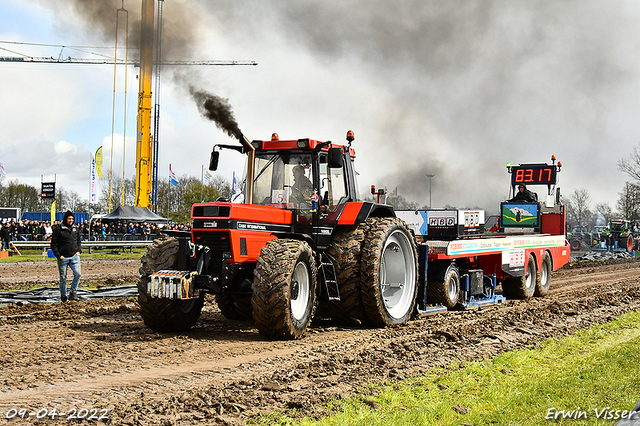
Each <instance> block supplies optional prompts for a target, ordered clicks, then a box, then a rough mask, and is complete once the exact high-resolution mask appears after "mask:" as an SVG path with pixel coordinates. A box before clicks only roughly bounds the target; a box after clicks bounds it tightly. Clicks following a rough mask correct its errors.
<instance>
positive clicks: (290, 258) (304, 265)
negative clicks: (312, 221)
mask: <svg viewBox="0 0 640 426" xmlns="http://www.w3.org/2000/svg"><path fill="white" fill-rule="evenodd" d="M253 274H254V279H253V285H252V286H251V288H252V290H253V296H252V298H251V304H252V305H253V319H254V321H255V323H256V326H257V327H258V331H259V332H260V334H262V335H263V336H266V337H269V338H272V339H298V338H300V337H302V336H303V335H304V333H305V332H306V330H307V327H308V325H309V323H310V322H311V318H312V317H313V310H314V307H315V302H316V263H315V260H314V257H313V250H311V247H310V246H309V244H307V243H306V242H304V241H298V240H288V239H283V240H272V241H269V242H268V243H267V244H266V245H265V246H264V247H263V248H262V251H261V252H260V257H259V258H258V262H257V265H256V269H255V271H254V273H253Z"/></svg>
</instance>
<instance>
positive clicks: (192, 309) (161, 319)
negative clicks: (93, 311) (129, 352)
mask: <svg viewBox="0 0 640 426" xmlns="http://www.w3.org/2000/svg"><path fill="white" fill-rule="evenodd" d="M141 263H142V265H141V266H140V279H139V280H138V304H139V305H140V315H141V316H142V319H143V321H144V324H145V325H146V326H147V327H149V328H150V329H152V330H153V331H157V332H160V333H165V332H179V331H186V330H189V329H190V328H191V327H193V326H194V325H195V324H196V322H197V321H198V318H199V317H200V312H201V311H202V305H203V304H204V293H201V294H200V297H198V298H194V299H189V300H176V299H159V298H155V297H149V296H147V281H148V277H149V275H150V274H151V273H153V272H156V271H160V270H163V269H176V267H177V265H178V239H177V238H175V237H167V238H159V239H157V240H155V241H154V242H153V244H152V245H151V247H149V248H148V249H147V254H145V255H144V256H142V259H141Z"/></svg>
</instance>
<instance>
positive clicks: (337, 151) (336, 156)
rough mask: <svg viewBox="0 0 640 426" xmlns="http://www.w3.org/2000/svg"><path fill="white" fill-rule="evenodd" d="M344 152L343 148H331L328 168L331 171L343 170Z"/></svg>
mask: <svg viewBox="0 0 640 426" xmlns="http://www.w3.org/2000/svg"><path fill="white" fill-rule="evenodd" d="M342 159H343V151H342V148H329V161H328V163H329V164H328V166H329V168H331V169H341V168H342V164H343V163H342Z"/></svg>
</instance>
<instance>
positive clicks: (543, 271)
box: [534, 252, 552, 297]
mask: <svg viewBox="0 0 640 426" xmlns="http://www.w3.org/2000/svg"><path fill="white" fill-rule="evenodd" d="M551 272H552V266H551V256H550V255H549V252H545V253H544V256H543V258H542V265H541V266H540V271H539V272H538V276H537V279H536V291H535V293H534V296H536V297H544V296H546V295H547V293H549V287H551Z"/></svg>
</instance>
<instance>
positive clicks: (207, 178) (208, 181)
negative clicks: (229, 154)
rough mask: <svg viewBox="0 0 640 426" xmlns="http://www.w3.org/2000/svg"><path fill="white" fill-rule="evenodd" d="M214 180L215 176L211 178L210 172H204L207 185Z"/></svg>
mask: <svg viewBox="0 0 640 426" xmlns="http://www.w3.org/2000/svg"><path fill="white" fill-rule="evenodd" d="M212 178H213V176H211V174H210V173H209V171H208V170H205V171H204V180H205V181H206V182H207V185H208V184H210V183H211V179H212Z"/></svg>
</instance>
